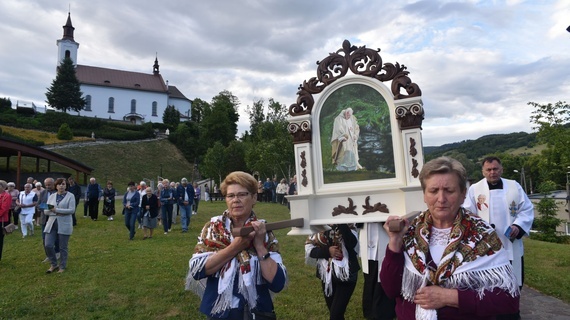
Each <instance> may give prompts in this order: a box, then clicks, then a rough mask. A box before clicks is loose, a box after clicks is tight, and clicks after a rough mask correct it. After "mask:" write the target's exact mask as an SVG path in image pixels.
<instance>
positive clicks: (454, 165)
mask: <svg viewBox="0 0 570 320" xmlns="http://www.w3.org/2000/svg"><path fill="white" fill-rule="evenodd" d="M419 179H420V183H421V186H422V190H423V193H424V202H425V203H426V205H427V207H428V210H426V211H424V212H423V213H421V214H420V215H419V216H418V217H417V218H415V219H414V220H413V221H412V222H411V223H410V222H408V221H407V220H401V218H400V217H398V216H390V217H388V219H387V222H386V223H385V224H384V229H385V230H386V232H387V233H388V235H389V238H390V239H389V242H388V246H387V249H386V256H385V258H384V261H383V262H382V269H381V271H380V282H381V283H382V287H383V288H384V290H385V292H386V295H388V296H389V297H390V298H395V299H396V315H397V316H398V319H400V320H406V319H410V320H411V319H495V317H496V316H497V315H500V314H511V313H516V312H517V311H518V309H519V298H520V292H519V287H518V285H517V281H516V278H515V276H514V273H513V269H512V267H511V264H510V262H509V257H508V254H507V252H506V250H505V249H503V247H502V243H501V240H500V239H499V237H498V235H497V233H496V232H495V230H494V229H493V227H491V226H490V225H489V224H488V223H487V222H486V221H484V220H483V219H481V218H480V217H477V216H475V215H473V214H471V213H470V212H469V211H467V210H465V209H464V208H462V207H461V205H462V203H463V200H464V199H465V193H466V192H467V187H466V182H467V174H466V172H465V168H464V167H463V165H461V163H460V162H459V161H457V160H455V159H451V158H448V157H440V158H437V159H434V160H431V161H429V162H427V163H426V164H425V165H424V166H423V167H422V170H421V172H420V176H419ZM391 221H398V222H401V221H403V222H404V227H403V228H402V230H400V231H390V228H389V224H390V222H391Z"/></svg>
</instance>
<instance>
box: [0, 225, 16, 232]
mask: <svg viewBox="0 0 570 320" xmlns="http://www.w3.org/2000/svg"><path fill="white" fill-rule="evenodd" d="M2 225H4V224H3V223H2ZM14 230H16V225H15V224H13V223H10V224H8V225H6V226H4V227H3V228H2V233H4V234H10V233H12V232H14Z"/></svg>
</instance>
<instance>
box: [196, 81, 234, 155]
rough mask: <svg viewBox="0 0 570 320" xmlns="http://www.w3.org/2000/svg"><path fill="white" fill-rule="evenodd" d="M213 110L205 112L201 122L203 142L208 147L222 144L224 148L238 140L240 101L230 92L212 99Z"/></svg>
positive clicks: (221, 93) (223, 92)
mask: <svg viewBox="0 0 570 320" xmlns="http://www.w3.org/2000/svg"><path fill="white" fill-rule="evenodd" d="M210 106H211V108H209V109H206V110H204V116H203V118H202V121H201V122H200V134H201V140H202V142H203V143H205V144H206V145H208V146H213V145H214V143H216V142H220V143H221V144H222V145H223V146H224V147H225V146H228V145H229V144H230V142H231V141H234V140H235V139H236V134H237V122H238V120H239V114H238V112H237V110H238V107H239V100H238V99H237V97H235V96H234V95H233V94H232V93H231V92H229V91H226V90H224V91H222V92H220V93H219V94H218V95H217V96H215V97H214V98H213V99H212V103H211V104H210Z"/></svg>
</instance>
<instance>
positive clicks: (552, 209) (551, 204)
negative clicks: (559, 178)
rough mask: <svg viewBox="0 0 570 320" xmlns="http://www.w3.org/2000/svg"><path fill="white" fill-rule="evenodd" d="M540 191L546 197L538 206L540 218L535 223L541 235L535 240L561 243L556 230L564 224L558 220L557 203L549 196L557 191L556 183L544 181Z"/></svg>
mask: <svg viewBox="0 0 570 320" xmlns="http://www.w3.org/2000/svg"><path fill="white" fill-rule="evenodd" d="M538 189H539V191H540V192H541V193H542V194H544V197H543V198H542V199H540V201H539V202H538V204H537V205H536V210H537V211H538V214H539V217H538V218H535V219H534V223H533V225H534V227H535V228H536V230H538V231H540V234H539V235H536V236H534V237H533V238H536V239H538V240H543V241H548V242H560V241H561V240H562V239H560V238H558V237H557V236H556V228H557V227H558V226H559V225H560V223H562V220H561V219H558V218H556V216H557V214H556V213H557V211H558V206H557V205H556V201H555V200H554V199H553V198H549V197H548V196H547V194H548V193H549V192H551V191H554V190H556V183H554V182H553V181H550V180H549V181H544V182H543V183H541V184H540V186H539V187H538Z"/></svg>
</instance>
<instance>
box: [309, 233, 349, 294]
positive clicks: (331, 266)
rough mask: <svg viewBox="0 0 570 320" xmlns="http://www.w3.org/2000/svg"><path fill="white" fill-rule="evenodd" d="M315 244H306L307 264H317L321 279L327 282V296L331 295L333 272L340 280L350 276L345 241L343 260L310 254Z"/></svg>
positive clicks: (345, 279) (346, 279)
mask: <svg viewBox="0 0 570 320" xmlns="http://www.w3.org/2000/svg"><path fill="white" fill-rule="evenodd" d="M314 247H315V246H314V245H312V244H306V245H305V264H307V265H310V266H317V271H318V273H319V275H320V277H321V281H322V282H323V283H324V284H325V290H324V291H325V296H327V297H330V296H331V295H332V293H333V288H332V273H333V272H334V275H335V276H336V278H337V279H339V280H340V281H348V278H349V277H350V268H349V265H348V251H347V250H346V247H345V245H344V243H342V246H341V247H342V256H343V257H342V260H337V259H332V258H331V259H315V258H311V257H310V256H309V254H310V253H311V250H312V249H313V248H314Z"/></svg>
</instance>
